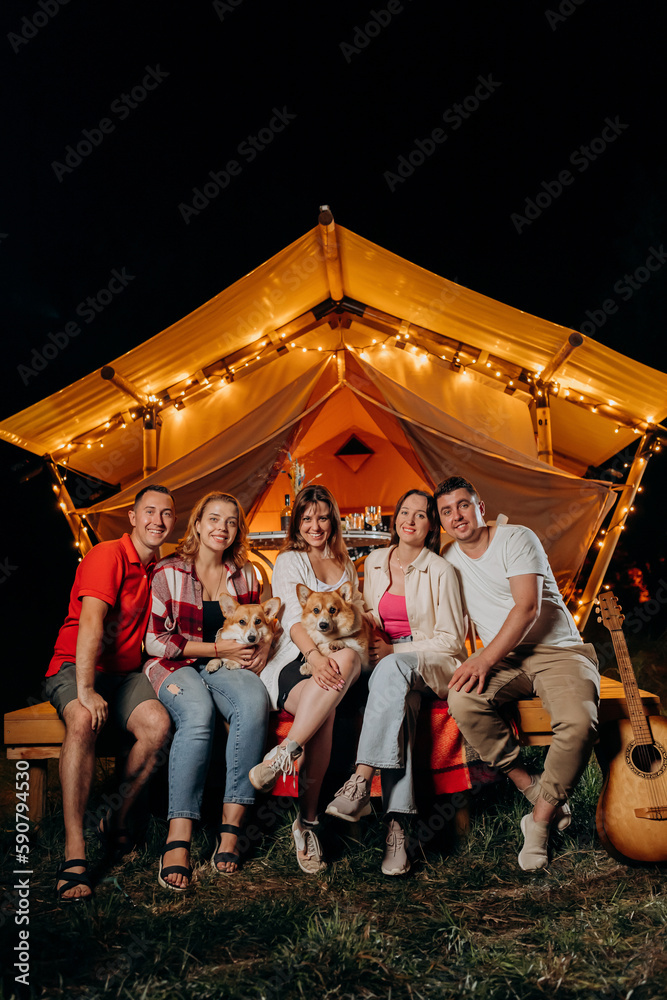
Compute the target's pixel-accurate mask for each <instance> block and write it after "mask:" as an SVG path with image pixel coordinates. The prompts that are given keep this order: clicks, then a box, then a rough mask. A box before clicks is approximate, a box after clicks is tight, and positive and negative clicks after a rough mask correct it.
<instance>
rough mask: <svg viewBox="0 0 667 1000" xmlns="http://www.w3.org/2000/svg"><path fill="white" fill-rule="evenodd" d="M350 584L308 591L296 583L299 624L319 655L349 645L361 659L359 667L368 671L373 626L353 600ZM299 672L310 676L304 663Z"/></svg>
mask: <svg viewBox="0 0 667 1000" xmlns="http://www.w3.org/2000/svg"><path fill="white" fill-rule="evenodd" d="M352 595H353V590H352V584H351V583H344V584H342V586H340V587H338V589H337V590H326V591H322V592H320V591H317V590H311V589H310V587H307V586H306V585H305V583H297V585H296V596H297V597H298V599H299V604H300V605H301V608H302V612H301V624H302V625H303V627H304V628H305V630H306V632H307V633H308V635H309V637H310V638H311V639H312V641H313V643H314V645H315V646H317V648H318V649H319V651H320V652H321V653H324V655H325V656H328V655H329V653H333V652H335V651H336V650H337V649H342V648H343V647H344V646H349V647H350V648H351V649H354V650H356V652H357V653H358V654H359V656H360V657H361V665H362V668H364V669H366V670H367V669H368V666H369V663H368V643H369V640H370V638H371V635H372V632H373V626H372V625H371V624H370V622H369V621H368V620H367V618H366V617H365V616H364V613H363V608H362V606H361V602H360V601H359V600H357V601H354V600H353V599H352ZM300 669H301V673H302V674H305V675H306V676H308V675H309V674H310V673H312V671H311V669H310V667H309V666H308V664H307V663H304V664H303V665H302V666H301V668H300Z"/></svg>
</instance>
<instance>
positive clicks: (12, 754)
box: [4, 677, 660, 823]
mask: <svg viewBox="0 0 667 1000" xmlns="http://www.w3.org/2000/svg"><path fill="white" fill-rule="evenodd" d="M640 695H641V698H642V703H643V705H644V710H645V712H646V714H647V715H659V714H660V699H659V697H658V696H657V695H655V694H651V693H650V692H648V691H640ZM511 717H512V719H513V720H514V722H515V723H516V726H517V730H518V733H519V739H520V740H521V743H522V744H524V745H525V746H546V745H548V744H549V743H551V738H552V734H551V725H550V720H549V714H548V712H547V711H546V709H545V708H544V706H543V705H542V702H541V701H540V699H539V698H531V699H529V700H526V701H518V702H516V703H515V704H514V705H513V706H512V710H511ZM622 718H628V711H627V705H626V703H625V693H624V691H623V685H622V684H621V683H620V682H619V681H615V680H612V679H611V678H608V677H603V678H602V683H601V689H600V722H601V723H602V722H611V721H613V720H615V719H622ZM272 719H273V720H274V725H275V724H276V721H277V720H276V716H275V715H272ZM4 721H5V735H4V739H5V744H6V747H7V757H8V759H10V760H25V761H27V762H28V765H29V775H30V807H29V808H30V820H31V821H32V822H33V823H37V822H39V821H40V820H41V818H42V816H43V815H44V811H45V808H46V792H47V773H48V772H47V766H48V761H49V759H57V758H58V757H60V749H61V746H62V742H63V737H64V735H65V726H64V725H63V723H62V722H61V721H60V719H59V718H58V715H57V713H56V710H55V709H54V708H53V707H52V706H51V704H50V703H49V702H42V703H40V704H38V705H30V706H28V707H27V708H20V709H18V710H17V711H15V712H8V713H7V714H6V715H5V717H4ZM98 753H99V755H100V756H111V754H110V753H109V752H108V751H107V753H106V754H105V753H104V752H103V748H102V747H100V749H99V750H98Z"/></svg>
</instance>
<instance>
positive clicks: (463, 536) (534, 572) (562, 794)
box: [435, 476, 600, 871]
mask: <svg viewBox="0 0 667 1000" xmlns="http://www.w3.org/2000/svg"><path fill="white" fill-rule="evenodd" d="M435 498H436V502H437V505H438V513H439V515H440V523H441V524H442V527H443V528H444V529H445V531H446V532H447V534H448V535H450V536H451V537H452V538H453V539H454V544H452V545H449V546H448V547H447V549H446V550H445V552H444V557H445V559H447V560H448V562H450V563H451V564H452V565H453V566H455V567H456V569H457V570H458V573H459V576H460V579H461V583H462V586H463V596H464V599H465V603H466V606H467V610H468V614H469V615H470V617H471V619H472V621H473V622H474V623H475V627H476V629H477V632H478V633H479V636H480V638H481V640H482V642H483V643H484V647H483V648H482V649H480V650H478V651H477V652H476V653H474V654H473V655H472V656H471V657H470V658H469V659H468V660H466V662H465V663H464V664H463V665H462V666H460V667H459V668H458V670H457V671H456V673H455V674H454V676H453V677H452V679H451V681H450V684H449V688H450V691H449V708H450V712H451V714H452V715H453V717H454V718H455V719H456V722H457V724H458V726H459V728H460V730H461V732H462V733H463V735H464V736H465V738H466V739H467V740H468V742H469V743H470V744H471V745H472V746H473V747H474V748H475V750H477V752H478V753H479V755H480V757H481V758H482V760H484V761H486V763H488V764H492V765H494V766H496V767H498V768H499V769H500V770H501V771H503V772H504V773H505V774H507V776H508V777H509V778H511V780H512V781H513V782H514V784H515V785H516V787H517V788H518V789H519V790H520V791H521V792H523V793H524V795H525V796H526V797H527V798H528V799H529V801H530V802H531V803H532V804H533V807H534V808H533V812H532V813H528V814H527V815H526V816H524V817H523V819H522V820H521V830H522V832H523V834H524V845H523V849H522V850H521V852H520V854H519V864H520V866H521V867H522V868H523V869H524V870H526V871H533V870H535V869H538V868H543V867H544V866H545V865H546V864H547V863H548V854H547V847H548V841H549V828H550V825H551V823H552V821H554V820H555V822H556V824H557V826H558V829H560V830H563V829H565V828H566V827H567V826H568V825H569V823H570V818H571V813H570V807H569V805H568V803H567V799H568V797H569V795H570V793H571V792H572V789H573V788H574V786H575V784H576V782H577V780H578V779H579V777H580V776H581V773H582V771H583V770H584V768H585V767H586V764H587V762H588V758H589V756H590V751H591V747H592V745H593V743H594V741H595V737H596V733H597V709H598V699H599V693H600V678H599V673H598V670H597V657H596V655H595V650H594V648H593V646H592V645H591V644H590V643H583V642H582V641H581V638H580V636H579V633H578V631H577V627H576V625H575V623H574V620H573V619H572V616H571V615H570V613H569V611H568V610H567V608H566V607H565V604H564V602H563V599H562V597H561V596H560V593H559V591H558V586H557V584H556V581H555V579H554V575H553V572H552V570H551V567H550V566H549V561H548V559H547V555H546V552H545V551H544V548H543V547H542V544H541V542H540V540H539V538H538V537H537V535H536V534H535V533H534V532H533V531H531V530H530V529H529V528H524V527H522V526H521V525H509V524H508V525H498V526H496V527H491V528H490V527H487V525H486V523H485V521H484V501H483V500H481V499H480V497H479V494H478V493H477V491H476V490H475V487H474V486H473V485H472V483H469V482H467V481H466V480H465V479H462V478H460V477H459V476H452V477H450V478H449V479H446V480H445V481H444V482H442V483H440V485H439V486H438V488H437V489H436V491H435ZM534 694H537V695H539V697H540V698H541V699H542V702H543V704H544V706H545V707H546V709H547V711H548V712H549V715H550V717H551V727H552V730H553V741H552V743H551V745H550V747H549V751H548V753H547V756H546V759H545V762H544V773H543V774H542V776H541V777H540V778H538V777H537V776H536V775H530V774H529V773H528V772H527V771H526V770H525V769H524V768H523V767H522V766H521V763H520V761H519V745H518V744H517V742H516V740H515V739H514V736H513V734H512V731H511V729H510V727H509V726H508V724H507V723H506V722H505V720H504V719H503V717H502V715H501V714H500V712H499V709H500V708H501V706H502V705H504V704H506V703H507V702H510V701H516V700H518V699H520V698H529V697H531V696H532V695H534Z"/></svg>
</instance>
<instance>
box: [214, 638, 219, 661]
mask: <svg viewBox="0 0 667 1000" xmlns="http://www.w3.org/2000/svg"><path fill="white" fill-rule="evenodd" d="M213 649H214V650H215V658H216V660H219V659H220V657H219V656H218V644H217V642H216V641H215V639H214V640H213Z"/></svg>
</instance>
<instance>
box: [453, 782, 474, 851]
mask: <svg viewBox="0 0 667 1000" xmlns="http://www.w3.org/2000/svg"><path fill="white" fill-rule="evenodd" d="M459 795H460V796H465V802H464V803H463V804H462V805H460V806H459V808H458V809H457V810H456V814H455V816H454V829H455V830H456V836H457V838H459V839H461V840H465V838H466V837H467V836H469V834H470V793H469V792H459Z"/></svg>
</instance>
